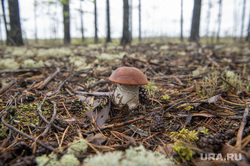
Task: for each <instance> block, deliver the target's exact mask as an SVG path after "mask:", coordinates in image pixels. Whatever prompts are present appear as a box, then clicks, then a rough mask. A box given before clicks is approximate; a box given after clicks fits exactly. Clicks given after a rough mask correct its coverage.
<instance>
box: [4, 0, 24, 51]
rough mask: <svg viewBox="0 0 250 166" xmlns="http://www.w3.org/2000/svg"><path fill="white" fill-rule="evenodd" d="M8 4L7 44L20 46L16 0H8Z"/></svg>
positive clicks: (20, 31)
mask: <svg viewBox="0 0 250 166" xmlns="http://www.w3.org/2000/svg"><path fill="white" fill-rule="evenodd" d="M8 5H9V15H10V31H9V34H8V39H7V45H10V46H14V45H15V46H22V45H23V37H22V29H21V21H20V14H19V4H18V0H8Z"/></svg>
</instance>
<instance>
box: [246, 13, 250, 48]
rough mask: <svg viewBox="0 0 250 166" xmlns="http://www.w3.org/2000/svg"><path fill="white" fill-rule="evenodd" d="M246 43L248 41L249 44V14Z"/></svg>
mask: <svg viewBox="0 0 250 166" xmlns="http://www.w3.org/2000/svg"><path fill="white" fill-rule="evenodd" d="M246 41H248V43H250V13H249V18H248V26H247V37H246Z"/></svg>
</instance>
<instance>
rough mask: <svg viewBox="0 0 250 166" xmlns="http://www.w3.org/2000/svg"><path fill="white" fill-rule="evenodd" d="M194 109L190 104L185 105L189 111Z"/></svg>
mask: <svg viewBox="0 0 250 166" xmlns="http://www.w3.org/2000/svg"><path fill="white" fill-rule="evenodd" d="M192 109H194V106H191V105H189V106H187V107H185V110H187V111H190V110H192Z"/></svg>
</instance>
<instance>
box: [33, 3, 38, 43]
mask: <svg viewBox="0 0 250 166" xmlns="http://www.w3.org/2000/svg"><path fill="white" fill-rule="evenodd" d="M37 3H38V2H37V0H35V1H34V30H35V42H36V43H38V39H37V22H36V19H37Z"/></svg>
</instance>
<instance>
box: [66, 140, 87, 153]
mask: <svg viewBox="0 0 250 166" xmlns="http://www.w3.org/2000/svg"><path fill="white" fill-rule="evenodd" d="M87 148H88V144H87V142H86V140H84V139H80V140H74V141H73V143H72V144H71V145H70V146H69V148H68V152H67V153H68V154H73V155H80V154H82V153H83V152H86V151H87Z"/></svg>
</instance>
